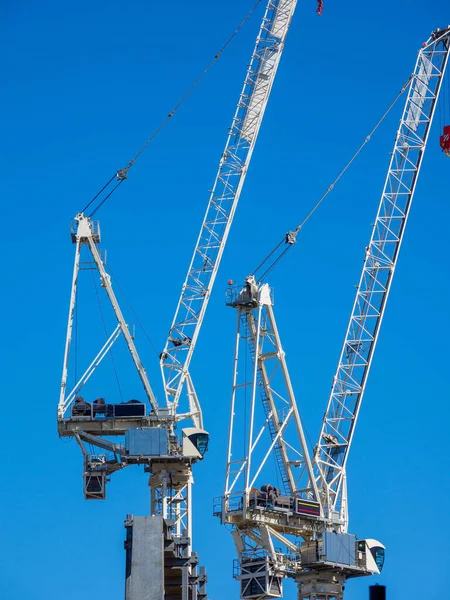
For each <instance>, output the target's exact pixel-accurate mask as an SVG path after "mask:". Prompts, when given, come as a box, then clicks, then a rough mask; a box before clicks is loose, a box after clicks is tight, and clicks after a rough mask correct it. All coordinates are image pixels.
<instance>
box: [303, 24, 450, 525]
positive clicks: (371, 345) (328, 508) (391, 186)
mask: <svg viewBox="0 0 450 600" xmlns="http://www.w3.org/2000/svg"><path fill="white" fill-rule="evenodd" d="M449 43H450V29H446V30H437V32H435V33H434V34H433V36H432V37H431V38H430V40H428V43H427V44H426V45H425V47H424V48H422V49H421V50H420V52H419V56H418V58H417V62H416V66H415V69H414V73H413V75H412V77H411V82H410V85H409V91H408V96H407V99H406V103H405V108H404V111H403V116H402V118H401V121H400V126H399V129H398V132H397V136H396V140H395V144H394V150H393V152H392V158H391V162H390V165H389V170H388V174H387V178H386V182H385V185H384V189H383V193H382V195H381V202H380V205H379V209H378V214H377V218H376V220H375V223H374V225H373V230H372V236H371V239H370V243H369V245H368V247H367V248H366V255H365V259H364V266H363V270H362V274H361V279H360V281H359V284H358V287H357V292H356V297H355V301H354V305H353V310H352V313H351V316H350V322H349V325H348V329H347V334H346V336H345V341H344V344H343V347H342V351H341V356H340V359H339V364H338V367H337V371H336V375H335V377H334V380H333V385H332V389H331V395H330V398H329V402H328V406H327V410H326V413H325V416H324V420H323V423H322V429H321V433H320V438H319V442H318V445H317V446H316V452H315V456H314V464H315V470H316V476H317V482H318V486H319V488H321V490H322V493H323V495H322V503H323V505H324V507H325V512H326V516H327V517H328V518H332V520H334V519H335V518H339V521H340V523H341V525H342V527H343V530H344V531H345V530H346V527H347V520H348V519H347V506H346V500H345V496H346V492H345V469H346V462H347V457H348V452H349V449H350V445H351V442H352V438H353V432H354V428H355V424H356V421H357V418H358V413H359V409H360V407H361V401H362V397H363V394H364V389H365V385H366V381H367V376H368V374H369V370H370V365H371V362H372V356H373V352H374V350H375V345H376V342H377V338H378V333H379V330H380V325H381V321H382V319H383V314H384V310H385V306H386V301H387V298H388V295H389V290H390V287H391V283H392V278H393V275H394V271H395V266H396V263H397V258H398V254H399V250H400V246H401V243H402V239H403V234H404V230H405V225H406V222H407V219H408V214H409V210H410V207H411V201H412V198H413V195H414V191H415V188H416V183H417V177H418V175H419V171H420V166H421V163H422V158H423V154H424V150H425V147H426V143H427V139H428V135H429V132H430V126H431V122H432V120H433V115H434V110H435V107H436V102H437V99H438V96H439V90H440V87H441V83H442V79H443V76H444V72H445V68H446V65H447V61H448V54H449Z"/></svg>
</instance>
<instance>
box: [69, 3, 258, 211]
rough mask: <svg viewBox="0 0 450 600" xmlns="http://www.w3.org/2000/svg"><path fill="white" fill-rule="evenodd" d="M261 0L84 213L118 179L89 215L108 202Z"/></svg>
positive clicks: (254, 6)
mask: <svg viewBox="0 0 450 600" xmlns="http://www.w3.org/2000/svg"><path fill="white" fill-rule="evenodd" d="M261 2H262V0H257V1H256V2H255V4H254V5H253V6H252V8H251V9H250V11H249V12H248V13H247V15H246V16H245V17H244V18H243V19H242V21H241V22H240V23H239V25H238V26H237V27H236V29H235V30H234V31H233V33H232V34H231V35H230V37H229V38H228V39H227V40H226V42H225V43H224V44H223V45H222V47H221V48H220V50H219V51H218V52H216V54H215V55H214V57H213V58H212V59H211V60H210V61H209V63H208V64H207V66H206V67H205V68H204V69H203V71H202V72H201V73H200V75H199V76H198V77H197V78H196V79H195V81H194V82H193V83H192V85H191V86H190V87H189V88H188V90H187V91H186V92H185V94H184V95H183V96H182V97H181V99H180V100H179V101H178V102H177V104H175V106H174V107H173V108H172V110H171V111H170V112H169V113H168V114H167V115H166V116H165V117H164V119H163V120H162V121H161V123H160V124H159V125H158V127H157V128H156V129H155V130H154V131H153V133H152V134H151V135H150V137H149V138H148V139H147V141H146V142H145V144H144V145H143V146H142V147H141V148H140V150H139V151H138V152H137V153H136V154H135V155H134V156H133V158H132V159H131V160H130V161H129V163H128V164H127V166H126V167H125V168H124V169H119V170H118V171H117V172H116V173H114V175H113V176H112V177H111V179H110V180H109V181H108V182H107V183H105V185H104V186H103V187H102V189H101V190H100V191H99V192H98V193H97V194H96V195H95V196H94V197H93V198H92V200H90V202H88V204H86V206H85V207H84V209H83V210H82V211H81V212H82V213H84V212H85V211H86V210H87V209H88V208H89V207H90V206H91V205H92V204H93V202H95V200H97V198H98V197H99V196H100V195H101V194H102V192H104V191H105V190H106V188H107V187H108V186H109V185H110V184H111V182H112V181H113V180H114V179H115V178H117V179H118V183H117V184H116V185H115V186H114V188H113V189H112V190H111V191H110V192H109V193H108V194H107V195H106V196H105V198H103V200H102V201H101V202H100V204H99V205H98V206H97V207H96V208H95V209H94V211H93V212H92V213H91V214H90V215H89V217H92V216H93V215H94V214H95V213H96V212H97V211H98V209H99V208H100V207H101V206H103V204H104V203H105V202H106V200H108V198H109V197H110V196H111V195H112V194H113V193H114V192H115V191H116V189H117V188H118V187H119V185H120V184H121V183H122V181H124V180H125V179H126V178H127V175H128V170H129V169H130V167H132V166H133V165H134V163H135V162H136V160H137V159H138V158H139V157H140V155H141V154H142V153H143V152H144V150H145V149H146V148H147V147H148V146H149V144H151V142H152V141H153V140H154V139H155V137H156V136H157V135H158V133H159V132H160V131H161V129H163V127H164V126H165V125H166V124H167V123H168V121H169V120H170V119H171V118H172V117H173V116H174V114H175V113H176V112H177V110H178V109H179V108H180V107H181V106H182V105H183V104H184V103H185V101H186V100H187V99H188V98H189V96H190V95H191V94H192V92H193V91H194V90H195V88H196V87H197V86H198V84H199V83H200V82H201V80H202V79H203V78H204V77H205V75H206V74H207V73H208V71H209V70H210V69H211V67H212V66H213V64H214V63H215V62H216V61H217V60H218V59H219V58H220V56H221V55H222V54H223V52H224V50H225V49H226V48H227V47H228V46H229V44H230V43H231V42H232V41H233V40H234V38H235V37H236V35H237V34H238V33H239V31H240V30H241V29H242V28H243V26H244V25H245V24H246V22H247V21H248V20H249V19H250V17H251V16H252V15H253V13H254V12H255V10H256V9H257V8H258V6H259V5H260V4H261Z"/></svg>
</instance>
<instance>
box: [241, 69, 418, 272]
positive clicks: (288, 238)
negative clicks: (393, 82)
mask: <svg viewBox="0 0 450 600" xmlns="http://www.w3.org/2000/svg"><path fill="white" fill-rule="evenodd" d="M412 77H413V76H412V75H411V76H410V77H408V80H407V81H406V82H405V83H404V85H403V86H402V88H401V90H400V91H399V93H398V94H397V95H396V97H395V98H394V100H393V101H392V102H391V104H390V105H389V106H388V108H387V109H386V110H385V112H384V113H383V115H382V116H381V118H380V119H379V120H378V122H377V123H376V125H375V127H373V129H372V130H371V132H370V133H369V134H368V135H367V136H366V137H365V138H364V141H363V142H362V143H361V144H360V146H359V147H358V149H357V150H356V152H355V153H354V154H353V156H352V157H351V158H350V160H349V161H348V162H347V164H346V165H345V166H344V168H343V169H342V170H341V171H340V173H339V174H338V176H337V177H336V178H335V179H334V181H333V182H332V183H331V184H330V185H329V186H328V187H327V189H326V190H325V192H324V193H323V194H322V196H321V197H320V198H319V200H318V201H317V202H316V203H315V204H314V206H313V207H312V208H311V210H310V211H309V212H308V214H307V215H306V217H305V218H304V219H303V221H302V222H301V223H300V225H298V226H297V227H296V228H295V229H293V230H292V231H289V232H288V233H286V234H285V236H284V237H283V238H282V239H281V240H280V242H279V243H278V244H277V245H276V246H275V247H274V248H273V250H271V252H269V254H268V255H267V256H266V257H265V258H264V260H263V261H262V262H260V263H259V265H258V266H257V267H256V269H255V270H254V271H253V273H252V275H253V276H255V275H256V273H257V272H258V271H259V270H260V269H261V268H262V267H263V266H264V265H265V264H266V263H267V261H268V260H269V259H270V258H271V257H272V256H273V255H274V254H275V253H276V251H277V250H278V249H279V248H280V246H282V245H283V243H284V244H286V248H285V249H284V250H283V251H282V252H281V253H280V254H279V255H278V256H277V257H276V259H275V260H274V261H273V262H272V263H271V264H270V265H269V266H268V267H267V269H266V270H265V271H264V273H263V274H262V275H260V276H258V281H259V282H261V281H262V280H263V279H264V278H265V277H266V276H267V275H268V274H269V273H270V272H271V271H272V270H273V269H274V268H275V267H276V266H277V265H278V263H279V262H280V261H281V259H282V258H283V257H284V256H285V254H286V253H287V251H288V250H289V249H290V248H292V246H293V245H294V244H295V243H296V238H297V234H298V232H299V231H300V230H301V229H302V228H303V226H304V225H305V224H306V223H307V222H308V221H309V219H310V218H311V217H312V215H313V214H314V213H315V212H316V210H317V209H318V208H319V206H320V205H321V204H322V202H323V201H324V200H325V198H326V197H327V196H328V194H329V193H330V192H331V191H332V190H333V189H334V187H335V185H336V184H337V182H338V181H339V180H340V179H341V177H342V176H343V175H344V173H345V172H346V171H347V169H348V168H349V167H350V165H351V164H352V163H353V162H354V160H355V159H356V157H357V156H358V154H359V153H360V152H361V150H362V149H363V148H364V146H365V145H366V144H367V143H368V142H369V141H370V140H371V138H372V135H373V134H374V133H375V131H376V130H377V129H378V127H379V126H380V125H381V123H382V122H383V121H384V119H385V118H386V117H387V115H388V114H389V113H390V111H391V109H392V108H393V107H394V105H395V104H396V102H397V100H398V99H399V98H400V96H402V94H403V93H404V92H405V90H406V88H407V87H408V85H409V83H410V82H411V79H412Z"/></svg>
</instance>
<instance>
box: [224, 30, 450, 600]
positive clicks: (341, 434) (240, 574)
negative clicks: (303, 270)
mask: <svg viewBox="0 0 450 600" xmlns="http://www.w3.org/2000/svg"><path fill="white" fill-rule="evenodd" d="M449 52H450V27H448V28H446V29H438V30H436V31H434V32H433V33H432V34H431V37H430V38H429V39H428V41H427V42H426V44H424V46H423V48H422V49H421V50H420V51H419V54H418V58H417V62H416V64H415V68H414V72H413V74H412V76H411V78H410V80H409V85H408V92H407V98H406V102H405V107H404V110H403V114H402V117H401V120H400V125H399V128H398V131H397V135H396V139H395V143H394V148H393V151H392V156H391V160H390V164H389V168H388V173H387V177H386V180H385V184H384V188H383V191H382V195H381V200H380V203H379V207H378V212H377V216H376V219H375V223H374V225H373V229H372V235H371V238H370V242H369V245H368V246H367V248H366V249H365V258H364V265H363V269H362V274H361V278H360V281H359V284H358V286H357V291H356V296H355V301H354V304H353V309H352V313H351V316H350V321H349V325H348V328H347V332H346V335H345V339H344V343H343V346H342V351H341V355H340V359H339V363H338V367H337V371H336V374H335V376H334V378H333V384H332V388H331V394H330V398H329V401H328V405H327V409H326V411H325V415H324V418H323V422H322V427H321V431H320V436H319V440H318V442H317V444H316V446H315V449H314V453H313V456H312V458H311V457H310V454H309V450H308V446H307V443H306V439H305V433H304V429H303V426H302V422H301V418H300V413H299V410H298V407H297V403H296V399H295V396H294V390H293V386H292V383H291V380H290V377H289V371H288V368H287V364H286V357H285V353H284V351H283V347H282V345H281V339H280V335H279V332H278V328H277V324H276V320H275V315H274V310H273V304H274V300H273V291H272V289H271V288H270V286H269V285H268V283H267V282H265V281H260V280H258V278H257V277H256V276H255V274H253V275H251V276H249V277H247V279H246V281H245V284H244V286H243V287H236V286H233V287H230V288H229V289H228V291H227V300H226V303H227V305H228V306H231V307H233V308H235V309H236V310H237V330H236V344H235V353H234V371H233V386H232V394H231V408H230V426H229V441H228V452H227V464H226V476H225V489H224V494H223V496H222V497H221V498H220V499H218V502H216V504H215V509H214V512H215V514H216V515H217V516H220V518H221V521H222V523H225V524H228V525H231V526H232V535H233V539H234V542H235V546H236V550H237V555H238V559H237V561H236V565H235V567H236V568H235V576H236V578H237V579H238V580H239V582H240V593H241V597H242V598H258V599H262V598H279V597H282V593H283V592H282V582H283V578H285V577H291V578H293V579H294V580H295V581H296V582H297V584H298V599H299V600H301V599H306V598H308V599H311V600H312V599H320V600H332V599H335V600H342V599H343V594H344V584H345V581H346V580H347V579H349V578H353V577H360V576H366V575H371V574H374V573H380V571H381V569H382V567H383V563H384V555H385V548H384V546H383V544H381V543H380V542H377V541H376V540H374V539H366V540H358V539H357V538H356V536H355V535H353V534H351V533H349V532H348V505H347V487H346V466H347V461H348V457H349V451H350V447H351V444H352V440H353V437H354V433H355V426H356V422H357V419H358V415H359V411H360V408H361V401H362V398H363V395H364V391H365V388H366V384H367V377H368V374H369V371H370V367H371V364H372V359H373V353H374V350H375V346H376V342H377V339H378V335H379V331H380V326H381V322H382V319H383V315H384V312H385V309H386V302H387V299H388V295H389V291H390V289H391V284H392V279H393V276H394V272H395V268H396V265H397V260H398V254H399V250H400V246H401V243H402V240H403V236H404V232H405V226H406V223H407V220H408V215H409V211H410V207H411V202H412V199H413V196H414V192H415V189H416V185H417V179H418V175H419V172H420V168H421V165H422V159H423V155H424V152H425V148H426V144H427V140H428V136H429V132H430V127H431V124H432V121H433V116H434V112H435V108H436V103H437V101H438V97H439V92H440V89H441V84H442V80H443V77H444V73H445V69H446V66H447V62H448V57H449ZM295 236H296V232H295V231H294V232H289V233H288V234H287V235H286V243H287V244H293V243H294V242H295ZM276 252H278V254H280V252H283V250H282V249H276ZM269 256H272V259H274V262H275V263H276V262H277V261H278V259H279V256H278V257H277V255H276V253H275V256H273V253H272V254H271V255H269ZM247 357H250V358H251V361H248V362H249V364H250V367H249V366H248V365H247V364H246V361H247ZM258 396H260V400H261V402H259V401H258ZM275 476H277V477H278V480H279V481H280V483H279V484H278V485H279V487H278V485H277V486H275V485H273V484H267V483H265V482H266V481H272V482H274V481H277V480H275V479H274V477H275ZM260 482H262V483H263V485H262V486H261V485H260Z"/></svg>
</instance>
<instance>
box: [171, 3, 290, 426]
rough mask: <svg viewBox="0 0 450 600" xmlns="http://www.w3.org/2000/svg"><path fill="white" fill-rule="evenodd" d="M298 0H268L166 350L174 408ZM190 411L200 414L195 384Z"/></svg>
mask: <svg viewBox="0 0 450 600" xmlns="http://www.w3.org/2000/svg"><path fill="white" fill-rule="evenodd" d="M296 4H297V2H296V0H269V2H268V3H267V6H266V9H265V13H264V16H263V19H262V23H261V27H260V29H259V32H258V36H257V40H256V45H255V48H254V50H253V53H252V58H251V61H250V65H249V67H248V70H247V73H246V76H245V80H244V85H243V88H242V91H241V94H240V97H239V101H238V105H237V108H236V112H235V115H234V117H233V121H232V125H231V128H230V130H229V135H228V139H227V142H226V145H225V149H224V152H223V154H222V157H221V160H220V163H219V169H218V172H217V175H216V179H215V182H214V186H213V189H212V192H211V195H210V199H209V202H208V206H207V209H206V213H205V217H204V220H203V223H202V226H201V230H200V234H199V236H198V239H197V244H196V247H195V250H194V254H193V257H192V260H191V263H190V266H189V270H188V274H187V277H186V280H185V282H184V284H183V287H182V292H181V296H180V299H179V302H178V305H177V309H176V312H175V316H174V320H173V322H172V326H171V328H170V331H169V335H168V338H167V341H166V345H165V347H164V351H163V352H162V353H161V362H160V364H161V370H162V376H163V381H164V388H165V393H166V401H167V404H168V406H169V407H171V408H172V410H173V411H174V412H175V411H176V410H177V406H178V403H179V400H180V395H181V393H182V390H183V387H184V383H185V379H186V377H187V376H188V369H189V365H190V361H191V358H192V354H193V351H194V348H195V343H196V340H197V337H198V334H199V331H200V328H201V325H202V321H203V317H204V314H205V311H206V307H207V304H208V301H209V297H210V294H211V290H212V287H213V285H214V281H215V277H216V274H217V270H218V268H219V264H220V260H221V258H222V254H223V250H224V247H225V244H226V241H227V238H228V234H229V231H230V227H231V224H232V221H233V217H234V213H235V210H236V206H237V203H238V200H239V197H240V194H241V191H242V187H243V185H244V182H245V177H246V175H247V171H248V166H249V164H250V160H251V156H252V152H253V149H254V146H255V142H256V139H257V136H258V132H259V128H260V125H261V122H262V119H263V116H264V112H265V109H266V106H267V102H268V99H269V96H270V91H271V89H272V84H273V81H274V78H275V75H276V72H277V68H278V64H279V61H280V58H281V54H282V52H283V48H284V42H285V38H286V35H287V33H288V30H289V25H290V22H291V19H292V15H293V13H294V10H295V7H296ZM189 388H190V393H188V400H189V411H190V414H191V416H192V415H197V416H196V417H195V418H196V419H200V418H201V417H200V416H199V415H201V412H200V407H199V403H198V400H197V399H196V396H195V391H193V386H192V383H191V385H190V386H189Z"/></svg>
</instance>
